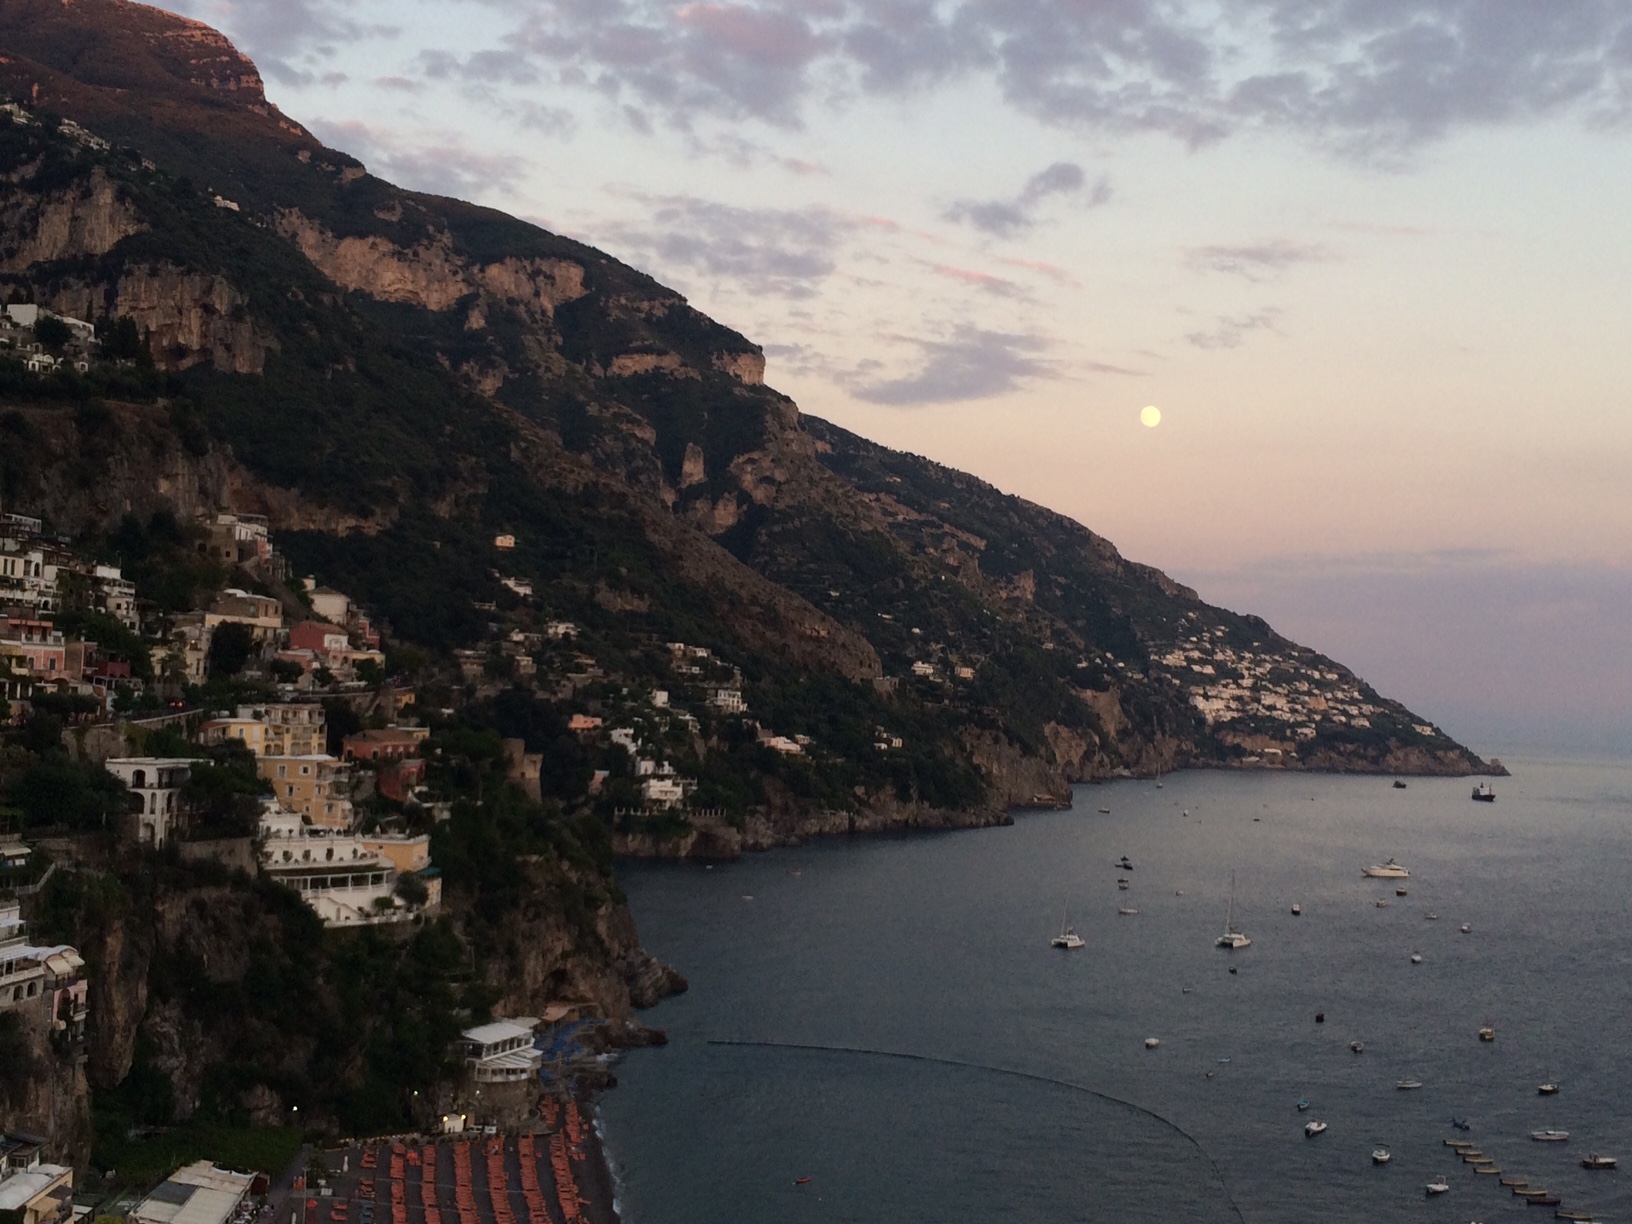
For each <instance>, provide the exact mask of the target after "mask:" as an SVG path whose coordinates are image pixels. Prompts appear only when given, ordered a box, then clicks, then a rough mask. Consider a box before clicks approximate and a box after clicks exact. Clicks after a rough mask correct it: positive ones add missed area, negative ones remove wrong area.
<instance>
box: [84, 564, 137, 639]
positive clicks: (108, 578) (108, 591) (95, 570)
mask: <svg viewBox="0 0 1632 1224" xmlns="http://www.w3.org/2000/svg"><path fill="white" fill-rule="evenodd" d="M88 577H89V578H90V582H91V606H92V607H94V608H95V609H96V611H98V612H101V613H103V614H104V615H106V616H111V617H113V619H114V620H116V621H118V622H119V623H120V624H121V625H123V626H124V627H125V628H126V629H129V630H130V631H131V632H132V633H140V632H141V630H142V622H141V618H140V617H139V616H138V615H137V614H136V584H135V583H134V582H132V581H131V580H130V579H128V578H126V577H125V576H124V571H122V570H121V569H120V568H119V567H118V566H117V565H94V566H92V567H91V572H90V574H89V575H88Z"/></svg>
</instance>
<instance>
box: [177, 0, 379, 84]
mask: <svg viewBox="0 0 1632 1224" xmlns="http://www.w3.org/2000/svg"><path fill="white" fill-rule="evenodd" d="M162 7H164V8H167V9H170V10H171V11H173V12H177V13H182V14H184V15H186V16H188V17H192V18H195V19H196V20H199V21H204V22H208V23H209V24H210V25H212V26H215V27H217V28H219V29H221V30H223V31H225V32H226V33H227V34H228V35H229V36H230V37H231V38H232V40H233V42H234V44H235V45H237V47H238V48H239V50H241V51H243V52H245V53H246V54H247V55H249V56H250V58H251V59H253V60H254V61H255V64H256V66H257V67H258V68H259V69H260V70H261V71H262V72H263V73H264V74H266V75H267V76H268V77H270V78H272V79H273V80H275V81H277V82H279V83H280V84H284V85H310V84H313V83H320V84H328V85H333V84H338V83H339V82H338V81H336V80H335V79H334V78H335V76H336V74H334V73H327V74H322V73H319V72H317V71H315V70H314V69H313V67H312V65H313V64H315V63H318V62H320V61H321V60H322V59H323V58H325V57H327V56H330V55H332V54H333V53H334V50H335V47H336V46H337V45H343V44H349V43H355V42H358V41H361V40H362V39H364V38H371V37H372V38H394V37H395V36H396V35H397V34H398V33H400V29H399V27H397V26H394V25H381V24H378V23H373V24H370V23H363V22H358V21H354V20H352V19H351V18H350V17H349V16H347V15H346V10H347V9H349V8H350V7H351V3H350V0H277V3H273V4H269V3H265V2H264V0H164V3H163V5H162ZM303 63H304V66H303ZM342 79H343V78H342Z"/></svg>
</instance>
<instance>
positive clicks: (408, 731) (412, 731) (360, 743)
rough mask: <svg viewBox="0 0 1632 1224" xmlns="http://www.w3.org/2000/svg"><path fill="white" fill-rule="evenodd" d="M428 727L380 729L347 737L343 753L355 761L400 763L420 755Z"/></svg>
mask: <svg viewBox="0 0 1632 1224" xmlns="http://www.w3.org/2000/svg"><path fill="white" fill-rule="evenodd" d="M430 735H431V732H430V729H429V728H428V727H379V728H376V729H372V730H368V731H359V732H357V733H356V734H355V735H348V736H346V738H345V740H344V741H343V743H342V747H341V752H342V753H343V754H344V755H345V756H346V757H347V758H348V759H350V760H353V761H400V760H403V759H405V758H408V757H417V756H418V755H419V746H420V745H421V744H423V743H424V742H425V741H426V740H427V739H429V738H430Z"/></svg>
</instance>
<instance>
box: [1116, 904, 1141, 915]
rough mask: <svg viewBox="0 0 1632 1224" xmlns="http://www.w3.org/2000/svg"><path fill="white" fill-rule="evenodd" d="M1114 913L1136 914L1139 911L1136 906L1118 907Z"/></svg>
mask: <svg viewBox="0 0 1632 1224" xmlns="http://www.w3.org/2000/svg"><path fill="white" fill-rule="evenodd" d="M1116 912H1117V913H1119V914H1137V913H1138V912H1139V909H1138V907H1137V906H1132V905H1123V906H1118V907H1117V910H1116Z"/></svg>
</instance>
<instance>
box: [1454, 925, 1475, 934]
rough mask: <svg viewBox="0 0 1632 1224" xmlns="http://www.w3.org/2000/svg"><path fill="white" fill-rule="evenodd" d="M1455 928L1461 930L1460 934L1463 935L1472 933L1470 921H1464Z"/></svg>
mask: <svg viewBox="0 0 1632 1224" xmlns="http://www.w3.org/2000/svg"><path fill="white" fill-rule="evenodd" d="M1457 929H1458V930H1460V931H1461V932H1462V934H1464V935H1472V934H1473V923H1471V922H1464V923H1463V924H1462V925H1461V926H1460V927H1459V928H1457Z"/></svg>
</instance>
